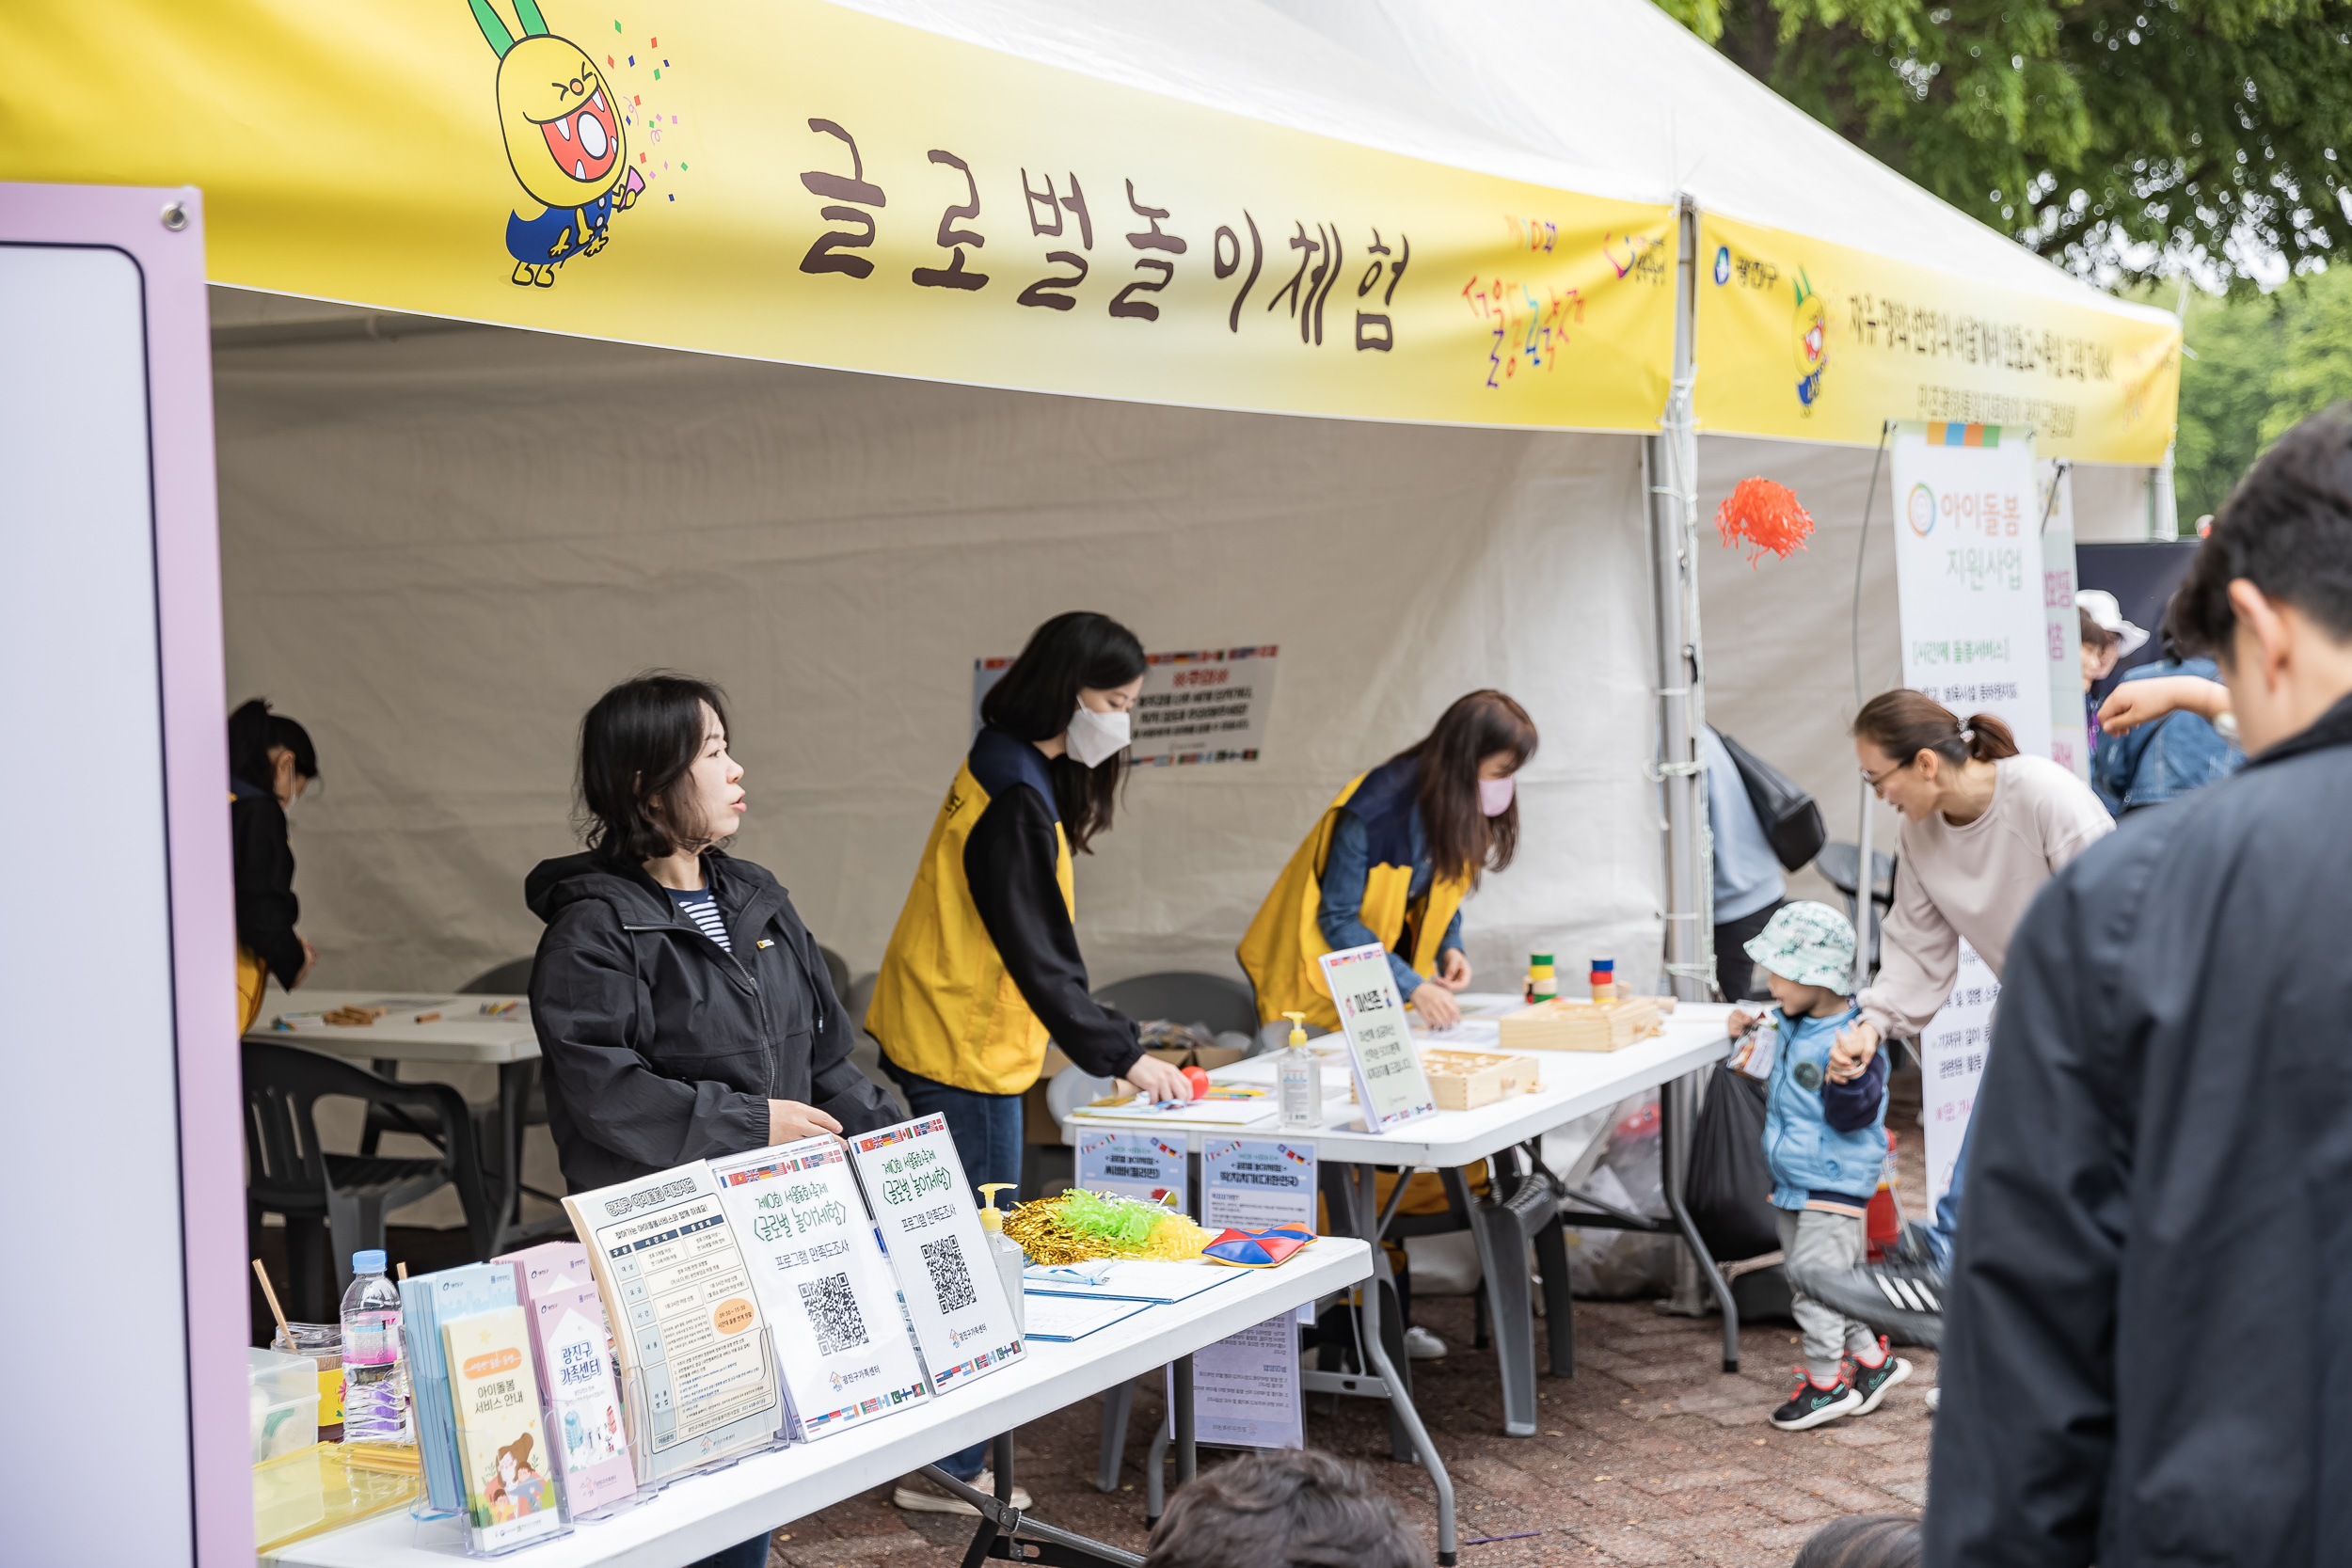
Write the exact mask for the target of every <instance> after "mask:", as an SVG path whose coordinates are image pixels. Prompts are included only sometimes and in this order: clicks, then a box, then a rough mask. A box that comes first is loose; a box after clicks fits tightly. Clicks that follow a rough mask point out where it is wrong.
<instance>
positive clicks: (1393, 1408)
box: [1356, 1168, 1461, 1568]
mask: <svg viewBox="0 0 2352 1568" xmlns="http://www.w3.org/2000/svg"><path fill="white" fill-rule="evenodd" d="M1364 1174H1365V1177H1366V1180H1365V1181H1364V1182H1363V1191H1364V1193H1365V1196H1367V1197H1368V1196H1370V1195H1371V1191H1372V1182H1371V1180H1370V1175H1371V1172H1370V1170H1369V1168H1367V1169H1366V1170H1365V1173H1364ZM1377 1244H1378V1243H1377V1242H1376V1241H1375V1246H1376V1245H1377ZM1358 1295H1359V1300H1360V1301H1361V1303H1362V1305H1361V1306H1360V1307H1359V1308H1358V1309H1357V1311H1358V1321H1357V1328H1356V1340H1357V1343H1358V1344H1359V1345H1360V1346H1362V1347H1363V1353H1364V1361H1365V1363H1366V1365H1367V1366H1368V1368H1369V1369H1370V1370H1372V1372H1373V1373H1374V1374H1375V1375H1376V1376H1377V1377H1378V1378H1379V1379H1380V1381H1381V1382H1382V1383H1383V1384H1385V1385H1386V1386H1387V1387H1388V1390H1389V1410H1390V1413H1391V1418H1392V1419H1393V1420H1394V1421H1395V1422H1396V1423H1398V1424H1400V1425H1402V1426H1403V1427H1404V1428H1405V1432H1406V1436H1407V1437H1408V1438H1409V1439H1410V1440H1411V1442H1412V1446H1413V1449H1414V1451H1415V1452H1416V1453H1418V1454H1419V1455H1420V1456H1421V1466H1422V1469H1424V1470H1426V1471H1428V1472H1429V1484H1430V1485H1431V1486H1433V1487H1434V1488H1436V1489H1437V1493H1438V1568H1454V1564H1455V1563H1457V1562H1459V1561H1460V1560H1461V1552H1460V1543H1459V1540H1458V1536H1457V1532H1456V1531H1455V1529H1454V1480H1453V1478H1452V1477H1450V1476H1448V1475H1447V1474H1446V1473H1445V1461H1444V1460H1443V1459H1442V1458H1440V1457H1439V1456H1438V1445H1437V1444H1436V1443H1434V1442H1432V1441H1431V1440H1430V1437H1429V1429H1428V1428H1427V1427H1425V1426H1423V1425H1422V1421H1421V1412H1420V1411H1418V1410H1416V1409H1414V1408H1413V1396H1412V1394H1411V1393H1410V1392H1408V1391H1407V1390H1406V1386H1405V1380H1404V1379H1403V1378H1402V1377H1400V1376H1398V1375H1397V1371H1398V1369H1397V1365H1396V1363H1395V1362H1394V1361H1391V1359H1390V1358H1389V1352H1388V1347H1387V1346H1386V1345H1384V1344H1382V1343H1381V1342H1380V1291H1379V1288H1378V1286H1377V1284H1376V1283H1375V1281H1372V1280H1366V1281H1365V1282H1364V1286H1363V1289H1362V1290H1361V1291H1359V1292H1358Z"/></svg>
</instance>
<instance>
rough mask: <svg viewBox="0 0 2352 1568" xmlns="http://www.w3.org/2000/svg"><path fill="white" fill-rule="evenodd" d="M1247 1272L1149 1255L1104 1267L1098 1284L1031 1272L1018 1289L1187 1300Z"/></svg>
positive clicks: (1112, 1297) (1026, 1292)
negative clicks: (1179, 1261) (1150, 1257)
mask: <svg viewBox="0 0 2352 1568" xmlns="http://www.w3.org/2000/svg"><path fill="white" fill-rule="evenodd" d="M1247 1272H1248V1271H1246V1270H1243V1269H1234V1268H1228V1267H1226V1266H1225V1265H1223V1264H1221V1263H1204V1262H1201V1261H1200V1259H1185V1260H1184V1261H1183V1262H1181V1263H1163V1262H1160V1261H1158V1260H1156V1259H1149V1258H1122V1259H1119V1260H1118V1261H1117V1262H1115V1263H1113V1264H1112V1265H1111V1266H1110V1268H1109V1269H1107V1270H1106V1271H1104V1275H1103V1280H1102V1283H1101V1284H1099V1285H1089V1284H1088V1283H1087V1282H1086V1281H1084V1280H1081V1279H1059V1278H1057V1279H1052V1280H1041V1279H1039V1278H1038V1277H1037V1276H1036V1275H1025V1276H1024V1277H1023V1279H1022V1285H1021V1290H1022V1293H1023V1294H1024V1295H1025V1296H1028V1297H1029V1298H1030V1299H1031V1300H1032V1301H1034V1300H1035V1299H1036V1298H1037V1297H1039V1296H1041V1295H1057V1296H1081V1297H1094V1298H1097V1299H1104V1300H1122V1301H1140V1302H1154V1303H1165V1302H1176V1301H1189V1300H1191V1299H1192V1298H1193V1297H1194V1296H1197V1295H1199V1294H1200V1292H1201V1291H1212V1290H1215V1289H1216V1287H1217V1286H1219V1285H1222V1284H1224V1283H1225V1282H1226V1281H1227V1280H1229V1279H1233V1278H1237V1277H1238V1276H1240V1275H1243V1274H1244V1273H1247Z"/></svg>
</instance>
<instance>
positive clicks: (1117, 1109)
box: [1070, 1095, 1281, 1127]
mask: <svg viewBox="0 0 2352 1568" xmlns="http://www.w3.org/2000/svg"><path fill="white" fill-rule="evenodd" d="M1280 1109H1281V1106H1280V1105H1279V1103H1277V1102H1276V1101H1275V1099H1274V1097H1273V1096H1272V1095H1267V1096H1265V1097H1263V1098H1262V1099H1256V1100H1195V1101H1189V1102H1187V1103H1185V1104H1182V1105H1173V1104H1171V1105H1137V1104H1133V1103H1130V1104H1126V1105H1085V1106H1081V1107H1079V1108H1078V1109H1077V1110H1075V1111H1073V1112H1071V1113H1070V1118H1071V1119H1072V1120H1073V1121H1083V1120H1087V1119H1089V1118H1091V1117H1120V1119H1121V1120H1127V1119H1132V1118H1134V1117H1150V1118H1151V1119H1152V1120H1153V1121H1156V1122H1160V1123H1164V1124H1166V1125H1168V1126H1171V1127H1254V1126H1256V1125H1257V1124H1258V1123H1259V1122H1262V1121H1272V1120H1273V1119H1274V1117H1275V1116H1276V1114H1277V1113H1278V1112H1279V1111H1280Z"/></svg>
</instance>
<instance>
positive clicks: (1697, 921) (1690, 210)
mask: <svg viewBox="0 0 2352 1568" xmlns="http://www.w3.org/2000/svg"><path fill="white" fill-rule="evenodd" d="M1677 205H1678V211H1677V219H1676V221H1677V229H1678V232H1677V242H1678V243H1677V246H1676V253H1677V262H1676V267H1675V348H1674V384H1673V387H1672V388H1671V390H1670V391H1669V393H1668V395H1667V399H1666V411H1665V416H1664V417H1663V418H1662V419H1661V420H1659V429H1658V434H1657V435H1655V436H1648V437H1645V443H1646V445H1645V451H1644V453H1643V456H1644V459H1645V461H1644V463H1643V468H1644V470H1645V478H1646V480H1647V488H1648V501H1649V524H1650V541H1651V548H1652V550H1653V552H1654V559H1655V562H1656V569H1655V570H1654V571H1653V572H1652V574H1651V577H1652V580H1653V581H1654V583H1655V584H1656V589H1657V595H1658V605H1657V626H1658V650H1657V653H1658V657H1657V671H1658V704H1659V726H1658V734H1659V743H1660V754H1659V759H1658V761H1657V763H1656V764H1655V765H1654V768H1655V774H1654V776H1655V777H1656V779H1657V780H1658V783H1659V784H1660V786H1661V788H1662V789H1663V791H1664V793H1665V798H1666V800H1665V803H1666V824H1665V825H1666V916H1665V926H1666V976H1667V979H1668V982H1669V983H1670V984H1671V985H1672V986H1673V988H1674V994H1675V995H1676V996H1677V997H1680V998H1683V999H1685V1000H1688V1001H1693V1002H1696V1001H1704V1000H1705V999H1706V998H1707V996H1708V993H1709V991H1710V990H1711V989H1712V988H1713V985H1714V974H1715V964H1714V946H1715V927H1714V911H1713V904H1714V898H1713V894H1714V868H1713V854H1712V846H1711V845H1710V844H1709V842H1708V831H1707V790H1706V776H1705V774H1704V773H1703V772H1702V771H1701V766H1702V765H1701V764H1700V762H1699V758H1698V734H1699V726H1700V725H1701V724H1703V723H1705V722H1706V721H1707V705H1706V701H1705V696H1704V688H1703V674H1704V667H1703V663H1702V660H1701V658H1700V654H1699V601H1698V432H1697V428H1696V422H1695V420H1694V417H1693V413H1692V371H1693V367H1694V365H1695V362H1696V361H1695V354H1696V347H1695V343H1694V339H1693V327H1694V325H1695V311H1696V309H1697V304H1698V210H1697V208H1696V206H1695V205H1694V204H1693V203H1692V200H1691V198H1689V197H1687V196H1686V197H1684V198H1681V200H1680V202H1679V203H1678V204H1677ZM1705 1087H1706V1085H1705V1083H1704V1082H1703V1081H1701V1082H1698V1083H1694V1084H1692V1085H1691V1088H1692V1090H1693V1091H1695V1092H1692V1093H1686V1094H1666V1093H1661V1096H1660V1106H1659V1109H1660V1112H1661V1115H1663V1116H1667V1117H1673V1118H1675V1121H1676V1122H1677V1125H1676V1126H1673V1127H1670V1128H1666V1129H1664V1130H1663V1131H1664V1134H1665V1135H1664V1138H1663V1141H1662V1144H1661V1148H1666V1149H1672V1150H1674V1151H1675V1152H1676V1153H1677V1155H1681V1156H1684V1158H1678V1159H1676V1160H1674V1161H1673V1162H1672V1163H1671V1165H1670V1166H1669V1168H1666V1169H1662V1170H1661V1171H1660V1172H1659V1175H1660V1177H1661V1180H1663V1182H1664V1183H1665V1186H1666V1190H1667V1192H1668V1193H1669V1194H1670V1195H1671V1196H1674V1197H1675V1198H1677V1199H1679V1198H1680V1196H1681V1194H1682V1188H1683V1183H1684V1180H1685V1177H1686V1175H1687V1170H1686V1168H1685V1166H1686V1164H1687V1151H1688V1150H1689V1149H1690V1148H1691V1145H1692V1137H1691V1134H1692V1131H1693V1128H1694V1125H1695V1123H1696V1120H1697V1113H1698V1101H1699V1098H1700V1096H1701V1095H1702V1094H1703V1093H1704V1092H1705ZM1708 1305H1709V1303H1708V1301H1707V1300H1706V1298H1704V1297H1703V1296H1702V1295H1701V1293H1700V1291H1699V1270H1698V1260H1697V1259H1696V1258H1695V1257H1693V1256H1692V1254H1690V1253H1689V1252H1688V1251H1686V1250H1684V1249H1680V1248H1677V1251H1676V1257H1675V1285H1674V1293H1673V1295H1672V1296H1671V1297H1670V1298H1669V1299H1668V1300H1667V1301H1665V1302H1663V1303H1661V1307H1662V1308H1663V1309H1664V1310H1666V1311H1668V1312H1672V1313H1676V1314H1678V1315H1682V1316H1697V1315H1699V1314H1701V1313H1704V1312H1705V1311H1706V1310H1707V1309H1708Z"/></svg>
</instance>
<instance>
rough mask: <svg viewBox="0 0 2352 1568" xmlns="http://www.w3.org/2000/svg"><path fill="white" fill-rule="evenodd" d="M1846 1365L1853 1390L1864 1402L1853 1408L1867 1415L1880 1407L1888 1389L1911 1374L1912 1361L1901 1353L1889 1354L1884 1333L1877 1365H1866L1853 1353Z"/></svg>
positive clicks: (1855, 1412) (1855, 1411) (1880, 1338)
mask: <svg viewBox="0 0 2352 1568" xmlns="http://www.w3.org/2000/svg"><path fill="white" fill-rule="evenodd" d="M1846 1366H1847V1369H1848V1370H1847V1376H1848V1378H1849V1379H1850V1380H1851V1382H1852V1384H1853V1391H1854V1392H1855V1393H1857V1394H1859V1395H1861V1396H1862V1402H1861V1403H1860V1404H1857V1405H1855V1406H1854V1410H1853V1413H1854V1414H1855V1415H1857V1416H1867V1415H1868V1414H1869V1413H1870V1412H1871V1411H1873V1410H1876V1409H1877V1408H1878V1407H1879V1401H1881V1400H1883V1399H1884V1398H1885V1397H1886V1391H1887V1390H1888V1389H1889V1388H1892V1387H1893V1386H1895V1385H1897V1384H1898V1383H1900V1382H1902V1381H1903V1379H1905V1378H1907V1377H1909V1376H1910V1375H1911V1363H1910V1362H1908V1361H1906V1360H1904V1359H1903V1358H1902V1357H1901V1356H1899V1355H1889V1354H1887V1353H1886V1336H1885V1335H1883V1334H1882V1335H1880V1336H1879V1364H1878V1365H1877V1366H1875V1367H1866V1366H1864V1365H1863V1364H1862V1363H1861V1362H1860V1361H1859V1360H1857V1359H1855V1358H1854V1357H1853V1356H1851V1355H1849V1356H1848V1357H1846Z"/></svg>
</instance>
